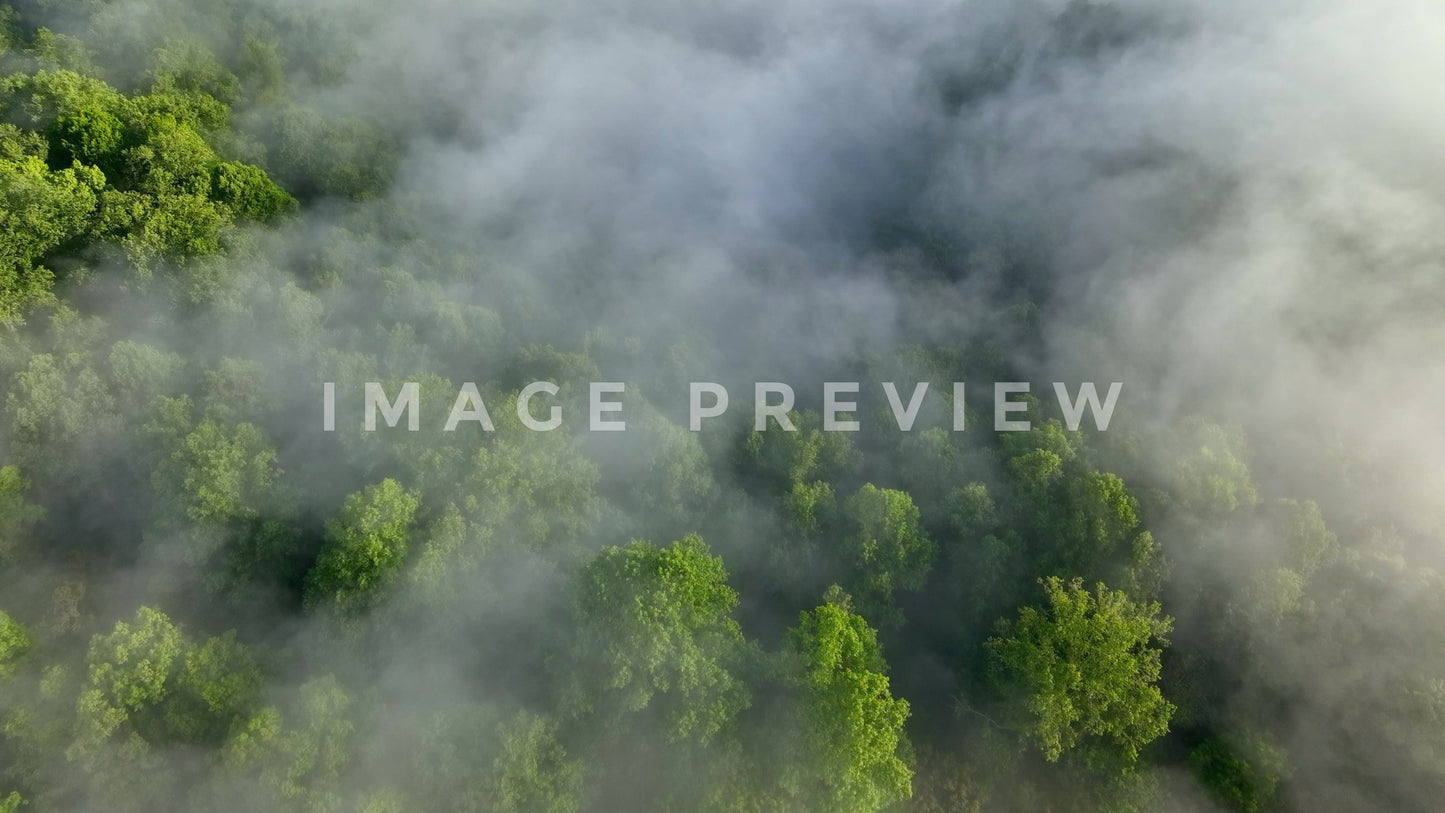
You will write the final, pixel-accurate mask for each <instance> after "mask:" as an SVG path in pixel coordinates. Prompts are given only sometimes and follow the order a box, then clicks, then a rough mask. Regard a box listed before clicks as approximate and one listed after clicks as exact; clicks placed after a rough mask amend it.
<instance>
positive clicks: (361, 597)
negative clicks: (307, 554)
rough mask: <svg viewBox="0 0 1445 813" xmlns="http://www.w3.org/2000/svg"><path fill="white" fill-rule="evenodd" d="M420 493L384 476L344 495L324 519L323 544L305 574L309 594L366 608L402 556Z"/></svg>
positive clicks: (343, 607)
mask: <svg viewBox="0 0 1445 813" xmlns="http://www.w3.org/2000/svg"><path fill="white" fill-rule="evenodd" d="M420 508H421V497H420V496H419V495H417V494H416V493H415V492H412V491H408V490H407V489H405V488H403V487H402V485H401V484H400V483H398V482H396V481H395V480H392V479H389V478H388V479H386V480H383V481H381V482H380V483H377V484H376V485H371V486H367V487H366V488H364V489H362V490H361V491H359V492H357V493H355V494H352V495H351V496H350V497H347V498H346V502H345V504H344V505H342V507H341V511H340V513H339V514H337V516H336V518H334V519H332V520H331V521H330V522H328V523H327V524H326V547H325V548H323V549H322V551H321V556H320V557H319V558H318V559H317V560H316V565H315V566H314V567H313V568H312V569H311V572H310V573H309V574H308V575H307V594H308V596H309V598H310V599H311V600H312V601H314V602H326V603H329V604H332V605H334V606H336V607H337V608H339V609H341V610H342V611H344V612H355V611H358V610H361V609H364V608H366V607H367V606H369V605H370V604H371V603H372V602H374V601H375V600H376V598H377V597H378V591H380V590H381V588H383V587H385V586H386V585H387V584H388V583H389V582H390V581H391V580H392V579H393V578H395V577H396V575H397V573H399V572H400V571H401V568H402V565H403V564H404V563H405V561H406V554H407V548H408V544H409V540H410V536H411V529H412V525H413V523H414V522H415V521H416V514H417V511H418V510H419V509H420Z"/></svg>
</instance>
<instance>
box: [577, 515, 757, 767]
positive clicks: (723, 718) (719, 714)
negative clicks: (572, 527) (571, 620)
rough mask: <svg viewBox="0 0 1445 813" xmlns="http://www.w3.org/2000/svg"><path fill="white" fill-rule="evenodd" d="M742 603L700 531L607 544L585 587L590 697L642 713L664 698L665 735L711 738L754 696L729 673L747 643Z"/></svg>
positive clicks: (581, 607) (582, 603) (594, 702)
mask: <svg viewBox="0 0 1445 813" xmlns="http://www.w3.org/2000/svg"><path fill="white" fill-rule="evenodd" d="M736 604H737V593H735V592H734V591H733V590H732V588H730V587H728V585H727V571H726V570H725V569H724V568H723V563H722V559H720V558H718V557H716V556H712V555H711V554H710V553H709V551H708V548H707V545H706V544H705V543H704V542H703V541H702V539H701V537H698V536H695V535H694V536H689V537H687V538H685V539H682V540H680V541H677V542H674V543H673V544H671V545H669V546H667V547H665V548H659V547H657V546H656V545H653V544H651V543H647V542H632V543H630V544H628V545H626V546H622V547H615V546H614V547H610V548H607V549H605V550H603V551H602V552H601V553H600V554H598V556H597V558H595V559H594V560H593V561H592V562H591V563H590V564H588V565H587V567H586V568H585V569H584V570H583V572H582V575H581V583H580V585H579V589H578V600H577V611H578V641H579V644H578V646H579V647H580V656H581V665H580V666H579V669H578V672H579V674H581V675H583V676H585V677H584V680H585V682H586V685H585V686H584V688H583V694H584V697H585V702H586V703H587V704H588V705H590V706H594V707H597V706H601V705H602V704H606V705H613V706H615V707H617V708H620V709H621V710H624V711H640V710H642V709H644V708H647V707H648V705H649V704H651V703H653V701H654V699H655V698H657V697H658V696H659V695H662V696H664V697H665V699H666V701H667V702H666V705H665V709H664V715H665V717H666V721H667V734H668V736H669V737H670V738H672V739H683V738H696V739H699V740H703V741H706V740H707V739H709V738H710V737H712V736H713V735H714V734H716V733H717V732H718V731H719V730H720V729H721V728H722V727H723V726H724V725H726V724H727V723H728V722H729V721H730V720H731V719H732V718H733V717H735V716H736V715H737V714H738V712H740V711H741V710H743V709H744V708H746V707H747V706H748V704H749V702H750V701H749V696H748V691H747V688H746V687H745V686H744V685H743V683H742V682H741V681H740V680H739V679H738V678H737V677H736V676H735V675H734V673H733V671H732V669H733V664H734V662H735V661H736V659H737V658H738V657H739V656H740V655H741V653H742V649H743V645H744V641H743V636H742V631H741V629H740V628H739V627H738V624H737V622H736V621H734V620H733V619H732V618H731V617H730V613H731V612H732V610H733V607H734V606H736Z"/></svg>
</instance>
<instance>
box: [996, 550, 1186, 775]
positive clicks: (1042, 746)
mask: <svg viewBox="0 0 1445 813" xmlns="http://www.w3.org/2000/svg"><path fill="white" fill-rule="evenodd" d="M1041 584H1042V586H1043V591H1044V597H1045V605H1044V606H1043V607H1042V608H1037V607H1024V608H1022V609H1021V610H1019V615H1018V619H1017V620H1015V621H1011V622H1005V623H1002V624H1001V625H1000V628H999V634H998V636H997V637H994V638H991V639H989V641H988V643H987V645H986V646H987V650H988V654H989V657H990V660H991V666H992V669H993V673H994V675H995V677H996V679H997V680H998V682H999V684H1000V685H1001V687H1002V688H1003V689H1004V690H1005V691H1006V692H1008V693H1009V694H1012V695H1014V696H1015V697H1016V698H1017V703H1018V707H1017V708H1018V711H1017V713H1015V715H1014V716H1015V718H1016V719H1017V720H1018V726H1019V730H1020V731H1021V732H1022V735H1023V738H1024V739H1025V740H1027V741H1029V742H1031V743H1033V744H1034V745H1035V746H1037V747H1038V749H1039V750H1040V751H1041V752H1042V753H1043V755H1044V757H1045V758H1047V759H1048V760H1050V761H1054V760H1057V759H1058V758H1059V757H1060V756H1062V755H1063V754H1064V753H1065V752H1067V751H1069V750H1070V749H1072V748H1074V747H1075V746H1076V745H1078V744H1080V743H1081V741H1083V740H1085V739H1087V740H1088V741H1090V742H1091V743H1094V742H1102V743H1108V744H1109V745H1111V746H1112V747H1114V748H1116V749H1118V751H1119V753H1120V754H1122V755H1123V756H1124V757H1125V759H1126V760H1127V761H1128V762H1132V761H1133V760H1134V759H1135V758H1137V756H1138V754H1139V751H1140V749H1142V748H1143V747H1144V746H1145V745H1147V744H1149V743H1150V742H1152V741H1154V740H1155V739H1158V738H1159V737H1161V736H1163V735H1164V734H1165V733H1166V732H1167V731H1168V730H1169V719H1170V716H1171V715H1172V714H1173V711H1174V706H1173V704H1171V703H1170V702H1169V701H1168V700H1165V699H1164V696H1163V695H1162V694H1161V693H1160V691H1159V687H1158V685H1157V684H1158V681H1159V672H1160V655H1161V652H1162V650H1161V649H1160V647H1161V646H1163V645H1166V644H1167V640H1166V638H1165V636H1166V635H1167V634H1168V632H1169V630H1170V627H1171V624H1172V621H1171V619H1170V618H1169V617H1168V616H1161V615H1160V608H1159V605H1158V604H1157V603H1149V604H1136V603H1134V601H1132V600H1131V599H1130V598H1129V597H1128V595H1126V594H1125V593H1124V592H1122V591H1114V590H1108V589H1106V588H1105V587H1104V585H1102V584H1100V585H1098V586H1097V587H1096V588H1095V590H1094V592H1092V593H1091V592H1089V591H1088V590H1085V589H1084V587H1083V582H1082V580H1081V579H1074V580H1073V581H1071V582H1065V581H1063V580H1062V579H1059V578H1058V577H1049V578H1048V579H1044V580H1042V582H1041Z"/></svg>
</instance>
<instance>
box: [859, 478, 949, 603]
mask: <svg viewBox="0 0 1445 813" xmlns="http://www.w3.org/2000/svg"><path fill="white" fill-rule="evenodd" d="M844 514H845V515H846V516H847V518H848V520H849V521H850V523H851V526H852V527H851V532H850V534H849V536H848V537H847V544H848V551H849V553H850V555H851V556H852V559H853V562H852V565H853V568H854V571H855V573H856V577H855V581H854V583H853V589H854V590H855V591H856V592H857V593H858V595H859V596H860V598H859V604H860V609H863V610H864V612H865V614H870V613H871V614H873V615H874V616H875V618H876V620H878V621H880V622H882V621H888V622H890V623H896V622H897V621H899V620H901V619H900V617H899V616H898V611H897V609H896V607H895V606H894V604H893V594H894V592H895V591H896V590H899V589H903V590H917V589H918V588H920V587H922V586H923V579H924V577H925V576H927V575H928V569H929V567H931V566H932V564H933V555H934V546H933V542H932V541H931V540H930V539H929V538H928V536H927V535H926V534H924V532H923V529H922V528H921V527H920V526H919V522H918V507H917V506H915V505H914V504H913V499H912V498H911V497H909V496H908V495H907V494H905V493H904V492H902V491H896V490H893V489H887V488H882V489H880V488H877V487H875V486H874V485H873V484H872V483H868V484H866V485H864V486H863V487H862V488H861V489H859V490H858V493H857V494H855V495H853V497H852V498H851V499H849V500H848V502H847V504H846V505H845V507H844Z"/></svg>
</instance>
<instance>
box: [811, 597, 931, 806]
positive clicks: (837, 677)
mask: <svg viewBox="0 0 1445 813" xmlns="http://www.w3.org/2000/svg"><path fill="white" fill-rule="evenodd" d="M787 652H788V658H789V661H790V666H789V680H788V682H789V684H790V685H791V686H792V687H793V688H794V689H795V690H797V691H798V692H799V693H800V695H801V698H802V705H803V711H802V737H801V743H802V747H803V748H804V749H805V752H806V754H807V756H806V757H805V760H804V763H803V771H804V777H805V778H804V779H803V781H802V783H801V784H802V790H803V793H802V796H803V800H805V801H804V804H807V805H808V806H810V807H813V808H816V809H820V810H833V811H848V812H849V813H852V812H853V811H858V812H859V813H861V812H862V811H876V810H881V809H883V808H885V807H887V806H888V805H890V804H893V803H894V802H898V801H901V800H904V799H907V798H909V797H910V796H911V795H912V784H911V783H912V777H913V771H912V769H910V768H909V766H908V764H907V761H906V755H907V754H908V750H909V749H908V746H907V742H906V740H905V739H904V734H903V724H904V722H905V721H906V720H907V719H908V701H906V700H903V699H901V698H894V697H893V696H892V694H891V693H890V691H889V684H888V676H887V674H885V673H886V671H887V665H886V664H885V663H884V660H883V652H882V648H881V647H880V646H879V645H878V636H877V633H876V632H875V631H874V630H873V628H872V627H870V626H868V622H867V620H865V619H864V618H863V616H861V615H858V614H857V613H855V612H853V611H852V609H851V608H850V606H849V601H848V598H847V596H846V595H844V594H843V592H842V591H841V590H839V589H837V588H836V587H835V588H833V589H832V590H830V591H829V594H828V600H827V602H826V603H824V604H822V605H821V606H819V607H817V608H816V609H813V610H809V611H807V612H804V613H803V614H802V616H801V617H800V619H799V622H798V626H797V627H795V628H794V629H793V630H792V631H791V632H790V635H789V639H788V650H787Z"/></svg>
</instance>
